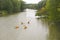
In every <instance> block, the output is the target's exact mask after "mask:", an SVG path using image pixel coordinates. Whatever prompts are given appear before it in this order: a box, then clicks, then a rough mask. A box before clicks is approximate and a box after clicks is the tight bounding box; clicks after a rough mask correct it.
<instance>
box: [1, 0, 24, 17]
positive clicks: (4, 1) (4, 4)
mask: <svg viewBox="0 0 60 40" xmlns="http://www.w3.org/2000/svg"><path fill="white" fill-rule="evenodd" d="M24 5H25V2H24V1H22V0H0V16H1V15H6V14H13V13H17V12H21V11H23V10H24Z"/></svg>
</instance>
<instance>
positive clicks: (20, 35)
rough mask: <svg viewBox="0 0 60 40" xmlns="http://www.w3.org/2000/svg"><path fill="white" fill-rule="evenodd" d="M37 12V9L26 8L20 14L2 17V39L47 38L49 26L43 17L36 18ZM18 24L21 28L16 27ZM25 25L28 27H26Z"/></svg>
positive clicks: (29, 39)
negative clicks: (42, 19)
mask: <svg viewBox="0 0 60 40" xmlns="http://www.w3.org/2000/svg"><path fill="white" fill-rule="evenodd" d="M35 14H36V10H33V9H26V10H25V11H24V12H21V13H18V14H14V15H10V16H6V17H0V40H47V38H48V34H49V28H48V27H47V25H45V24H44V23H43V22H42V21H41V19H40V20H38V19H36V16H35ZM28 21H29V24H28ZM22 22H23V24H21V23H22ZM16 26H18V27H19V28H18V29H16ZM24 26H26V27H27V28H26V29H24V28H23V27H24Z"/></svg>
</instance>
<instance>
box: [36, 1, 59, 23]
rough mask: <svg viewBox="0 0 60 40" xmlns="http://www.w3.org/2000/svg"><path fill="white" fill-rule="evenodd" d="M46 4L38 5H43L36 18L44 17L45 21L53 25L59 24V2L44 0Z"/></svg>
mask: <svg viewBox="0 0 60 40" xmlns="http://www.w3.org/2000/svg"><path fill="white" fill-rule="evenodd" d="M45 2H46V3H45V4H44V2H42V4H41V2H40V3H39V4H40V5H43V4H44V5H43V6H42V7H41V6H39V7H40V9H39V10H38V12H37V14H36V15H38V16H41V15H44V16H47V19H48V21H49V22H51V23H52V22H53V23H55V24H60V0H46V1H45Z"/></svg>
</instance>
